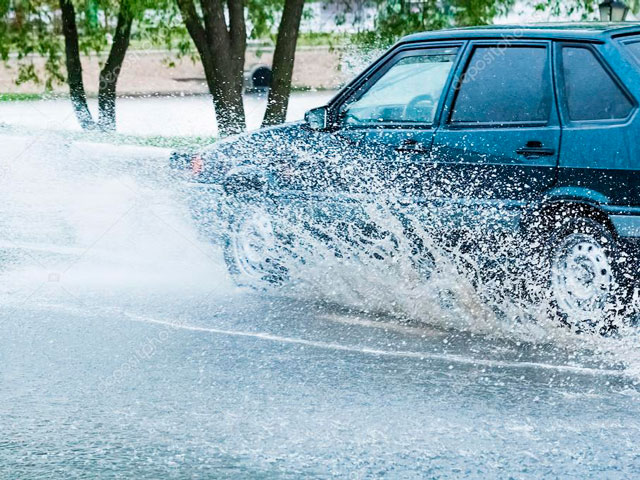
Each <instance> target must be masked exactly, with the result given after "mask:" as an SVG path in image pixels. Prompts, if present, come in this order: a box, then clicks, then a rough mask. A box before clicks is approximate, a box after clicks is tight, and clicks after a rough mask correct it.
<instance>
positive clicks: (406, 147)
mask: <svg viewBox="0 0 640 480" xmlns="http://www.w3.org/2000/svg"><path fill="white" fill-rule="evenodd" d="M396 152H404V153H429V148H428V147H427V146H426V145H424V144H422V143H420V142H418V141H417V140H412V139H409V140H405V141H403V142H402V143H401V144H400V145H398V146H397V147H396Z"/></svg>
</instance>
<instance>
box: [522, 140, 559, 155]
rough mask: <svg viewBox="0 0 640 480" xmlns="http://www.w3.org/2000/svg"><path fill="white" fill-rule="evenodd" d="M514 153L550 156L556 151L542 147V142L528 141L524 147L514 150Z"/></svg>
mask: <svg viewBox="0 0 640 480" xmlns="http://www.w3.org/2000/svg"><path fill="white" fill-rule="evenodd" d="M516 153H517V154H518V155H522V156H523V157H526V158H536V157H552V156H553V155H555V154H556V151H555V149H553V148H544V147H543V146H542V142H528V143H527V145H526V146H525V147H523V148H519V149H518V150H516Z"/></svg>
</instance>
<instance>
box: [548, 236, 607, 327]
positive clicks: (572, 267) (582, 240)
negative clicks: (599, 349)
mask: <svg viewBox="0 0 640 480" xmlns="http://www.w3.org/2000/svg"><path fill="white" fill-rule="evenodd" d="M551 288H552V292H553V295H554V298H555V300H556V303H557V305H558V307H559V308H560V310H561V311H562V312H563V313H565V314H566V315H567V320H568V321H569V322H570V323H574V324H576V323H580V322H583V321H591V322H598V321H600V320H602V319H603V318H604V316H605V314H606V309H607V303H608V302H609V300H610V296H611V293H612V292H613V290H614V288H615V279H614V276H613V272H612V269H611V262H610V258H609V256H608V255H607V251H606V249H605V248H604V247H603V246H602V245H601V244H600V243H599V242H598V241H597V240H595V239H594V238H593V237H591V236H590V235H585V234H581V233H575V234H572V235H569V236H567V237H566V238H565V239H564V240H563V241H562V242H561V244H560V245H559V247H558V249H557V250H556V252H555V254H554V256H553V260H552V265H551Z"/></svg>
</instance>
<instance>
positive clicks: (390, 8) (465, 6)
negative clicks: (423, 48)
mask: <svg viewBox="0 0 640 480" xmlns="http://www.w3.org/2000/svg"><path fill="white" fill-rule="evenodd" d="M374 1H375V3H376V6H377V9H378V14H377V16H376V19H375V28H374V29H373V30H371V31H368V32H362V33H360V34H358V35H357V38H356V40H357V43H359V44H360V45H363V46H367V47H371V48H380V47H387V46H389V45H391V44H393V43H394V42H395V41H396V40H398V38H400V37H402V36H404V35H408V34H410V33H415V32H421V31H425V30H438V29H442V28H447V27H453V26H469V25H483V24H487V23H491V21H492V20H493V19H494V18H495V17H496V16H498V15H500V14H506V13H507V12H508V11H509V9H510V8H511V7H512V6H513V5H514V3H515V0H422V1H420V0H418V1H415V0H414V1H411V0H374Z"/></svg>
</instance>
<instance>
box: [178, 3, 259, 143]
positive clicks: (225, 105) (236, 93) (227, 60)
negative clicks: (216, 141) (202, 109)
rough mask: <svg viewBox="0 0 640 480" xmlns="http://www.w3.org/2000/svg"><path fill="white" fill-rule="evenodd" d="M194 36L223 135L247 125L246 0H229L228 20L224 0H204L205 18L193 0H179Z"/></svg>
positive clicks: (219, 128) (191, 33)
mask: <svg viewBox="0 0 640 480" xmlns="http://www.w3.org/2000/svg"><path fill="white" fill-rule="evenodd" d="M176 1H177V3H178V7H179V9H180V14H181V15H182V19H183V21H184V23H185V26H186V27H187V31H188V32H189V35H190V36H191V38H192V40H193V42H194V44H195V46H196V49H197V50H198V54H199V55H200V60H201V61H202V66H203V68H204V72H205V76H206V79H207V86H208V87H209V92H210V93H211V95H212V97H213V104H214V108H215V114H216V120H217V122H218V131H219V133H220V135H222V136H226V135H232V134H235V133H239V132H241V131H243V130H244V129H245V128H246V121H245V112H244V104H243V101H242V87H243V75H244V61H245V51H246V43H247V32H246V20H245V17H244V0H227V8H228V23H229V25H228V26H227V16H226V15H225V11H224V6H223V3H222V1H223V0H201V2H200V3H201V6H202V18H200V15H198V12H197V10H196V8H195V4H194V2H193V0H176Z"/></svg>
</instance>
